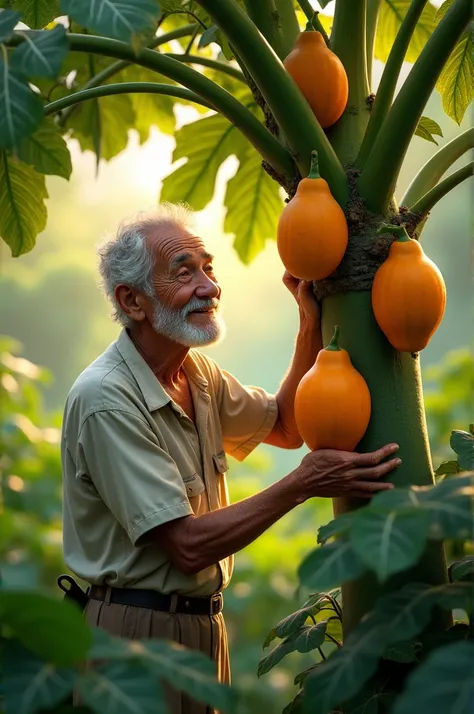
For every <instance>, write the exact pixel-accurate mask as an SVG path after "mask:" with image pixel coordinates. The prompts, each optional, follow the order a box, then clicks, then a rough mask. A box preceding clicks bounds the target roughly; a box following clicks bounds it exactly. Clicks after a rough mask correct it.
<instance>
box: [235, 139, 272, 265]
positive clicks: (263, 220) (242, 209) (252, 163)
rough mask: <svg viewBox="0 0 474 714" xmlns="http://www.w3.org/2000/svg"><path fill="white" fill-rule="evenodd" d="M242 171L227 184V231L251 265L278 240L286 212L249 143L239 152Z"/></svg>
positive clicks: (240, 254)
mask: <svg viewBox="0 0 474 714" xmlns="http://www.w3.org/2000/svg"><path fill="white" fill-rule="evenodd" d="M239 160H240V164H239V168H238V169H237V173H236V174H235V176H234V177H233V178H231V179H230V181H229V182H228V184H227V190H226V194H225V199H224V205H225V206H226V208H227V213H226V216H225V220H224V231H225V232H226V233H233V234H234V235H235V240H234V248H235V250H236V251H237V254H238V256H239V258H240V260H241V261H242V262H243V263H244V264H245V265H248V264H249V263H250V262H251V261H252V260H253V258H255V256H256V255H258V253H260V252H261V251H262V250H263V249H264V247H265V242H266V240H267V239H268V238H270V239H272V240H275V238H276V229H277V224H278V219H279V217H280V214H281V211H282V209H283V205H284V204H283V199H282V198H281V196H280V189H279V187H278V184H277V183H276V181H274V180H273V179H272V178H271V177H270V176H269V175H268V174H267V172H266V171H265V169H264V168H263V167H262V158H261V156H260V154H259V153H258V152H257V151H256V150H255V149H254V148H253V146H251V145H250V144H246V145H245V149H244V151H243V152H241V153H239Z"/></svg>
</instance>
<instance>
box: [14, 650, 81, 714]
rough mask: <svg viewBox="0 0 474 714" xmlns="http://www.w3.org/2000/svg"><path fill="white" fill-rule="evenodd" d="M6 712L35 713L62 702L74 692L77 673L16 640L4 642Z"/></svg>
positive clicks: (17, 713) (15, 713) (16, 713)
mask: <svg viewBox="0 0 474 714" xmlns="http://www.w3.org/2000/svg"><path fill="white" fill-rule="evenodd" d="M2 668H3V672H2V674H3V681H4V683H5V714H35V713H36V712H38V711H40V710H41V709H50V708H52V707H54V706H55V705H56V704H59V702H61V701H62V700H63V699H65V697H67V695H68V694H69V693H70V692H71V691H72V689H73V686H74V680H75V677H76V673H75V671H74V670H73V669H57V668H56V667H54V666H53V665H51V664H50V663H49V662H45V661H44V660H43V659H40V658H38V657H37V656H36V655H34V654H33V653H32V652H30V651H29V650H27V649H25V648H24V647H23V646H22V645H21V644H19V642H17V641H16V640H8V639H7V640H4V641H3V644H2Z"/></svg>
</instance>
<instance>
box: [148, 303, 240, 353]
mask: <svg viewBox="0 0 474 714" xmlns="http://www.w3.org/2000/svg"><path fill="white" fill-rule="evenodd" d="M206 307H207V308H209V307H214V309H215V312H214V313H209V314H208V315H207V317H206V322H207V324H206V325H205V326H202V327H198V326H197V325H191V324H190V323H189V321H188V315H189V313H190V312H192V311H193V310H198V309H202V308H206ZM153 329H154V330H155V332H157V333H158V334H160V335H163V336H164V337H168V339H170V340H173V342H177V343H178V344H180V345H184V346H186V347H199V346H204V345H210V344H214V343H216V342H220V341H221V340H222V339H223V338H224V336H225V332H226V326H225V323H224V321H223V319H222V316H221V315H220V314H219V303H218V301H217V300H212V299H208V300H205V299H203V300H201V299H199V298H196V297H193V298H191V300H190V301H189V302H188V303H187V304H186V305H185V306H184V307H182V308H173V307H168V306H167V305H162V304H161V303H159V302H155V306H154V312H153Z"/></svg>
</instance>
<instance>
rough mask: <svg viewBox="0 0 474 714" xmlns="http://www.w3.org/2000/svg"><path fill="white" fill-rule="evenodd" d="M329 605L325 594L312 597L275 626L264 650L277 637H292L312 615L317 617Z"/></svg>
mask: <svg viewBox="0 0 474 714" xmlns="http://www.w3.org/2000/svg"><path fill="white" fill-rule="evenodd" d="M327 604H328V601H327V599H326V596H325V595H324V594H321V595H319V594H317V595H313V596H312V597H310V598H309V600H307V601H306V602H305V603H304V605H303V606H302V607H300V609H299V610H296V612H292V613H291V615H288V616H287V617H285V618H284V619H283V620H281V621H280V622H279V623H278V624H277V625H275V627H274V628H273V629H272V630H271V632H270V633H269V635H268V636H267V638H266V640H265V642H264V643H263V648H264V649H265V648H266V647H268V645H269V644H270V643H271V642H273V640H274V639H275V638H276V637H280V638H285V637H288V635H292V634H293V633H294V632H296V631H297V630H299V629H300V627H302V626H303V625H304V623H305V622H306V620H307V619H308V618H309V617H310V615H315V614H316V613H317V612H318V611H319V610H321V608H322V607H324V606H325V605H327Z"/></svg>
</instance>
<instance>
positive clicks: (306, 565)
mask: <svg viewBox="0 0 474 714" xmlns="http://www.w3.org/2000/svg"><path fill="white" fill-rule="evenodd" d="M365 570H366V566H365V565H364V563H363V561H362V560H361V559H360V558H359V556H358V555H357V553H356V552H355V550H354V548H353V547H352V545H351V543H350V542H349V541H348V540H342V539H341V540H336V541H334V543H328V544H326V545H322V546H321V547H320V548H316V550H313V551H312V552H311V553H310V554H309V555H307V556H306V558H305V559H304V560H303V562H302V563H301V565H300V567H299V569H298V575H299V578H300V581H301V583H302V584H303V585H305V586H306V587H307V588H309V589H310V590H317V591H324V590H330V589H331V588H333V587H335V586H336V585H340V584H341V583H345V582H348V581H349V580H354V578H357V577H359V575H362V574H363V573H364V572H365Z"/></svg>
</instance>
